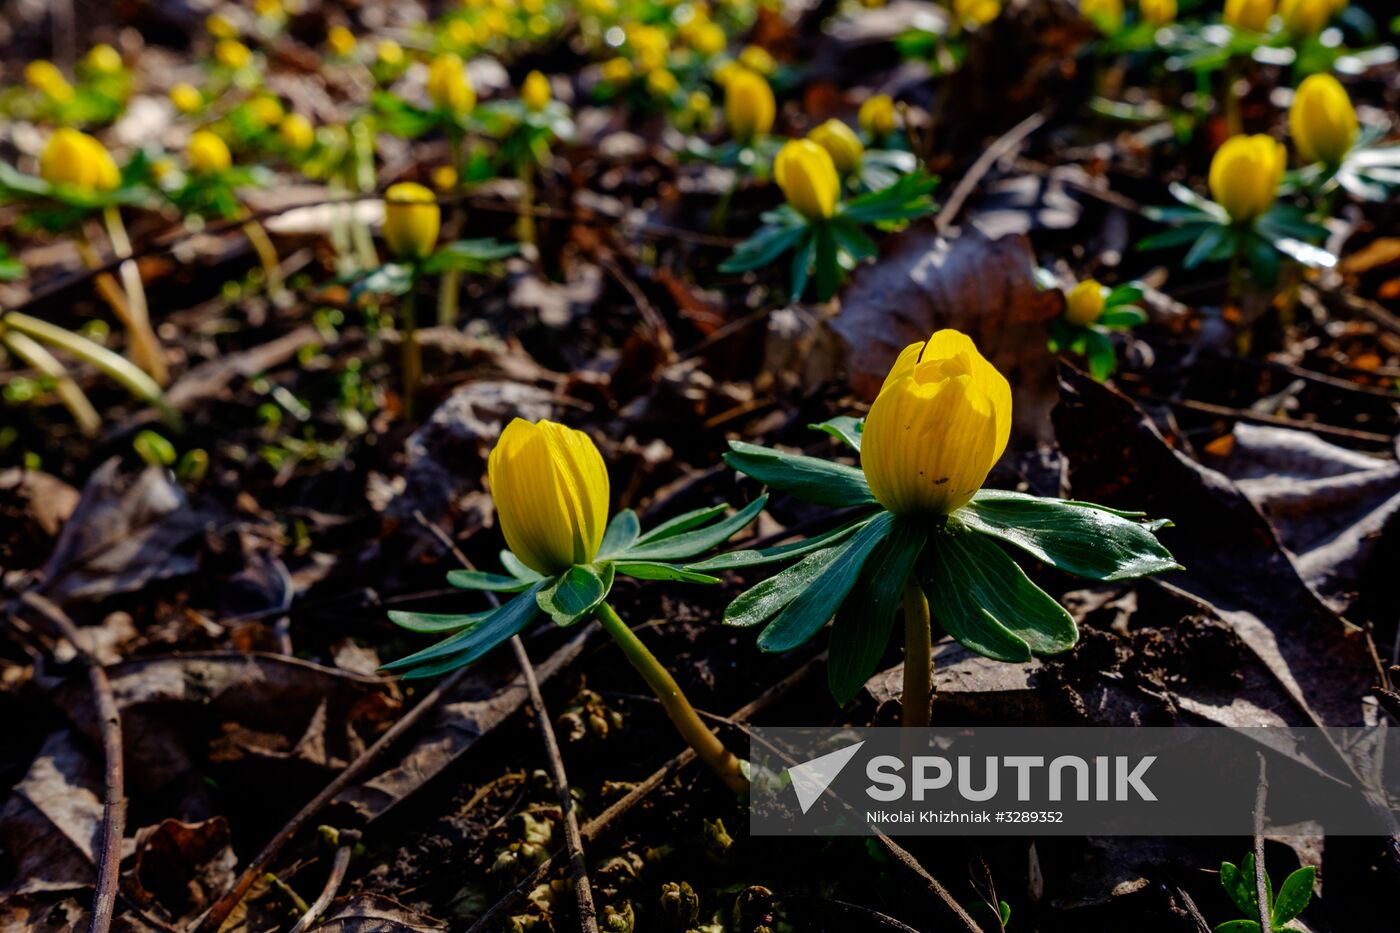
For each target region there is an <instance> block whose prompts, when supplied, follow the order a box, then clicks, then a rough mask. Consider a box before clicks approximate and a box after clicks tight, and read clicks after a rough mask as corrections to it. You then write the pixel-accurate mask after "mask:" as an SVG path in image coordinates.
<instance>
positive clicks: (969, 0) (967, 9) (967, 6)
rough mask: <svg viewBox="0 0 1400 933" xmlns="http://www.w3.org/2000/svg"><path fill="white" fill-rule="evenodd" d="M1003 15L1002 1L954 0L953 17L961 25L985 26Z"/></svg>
mask: <svg viewBox="0 0 1400 933" xmlns="http://www.w3.org/2000/svg"><path fill="white" fill-rule="evenodd" d="M1000 15H1001V0H953V16H954V17H955V18H956V19H957V20H958V22H960V23H964V24H967V23H970V24H972V25H973V26H985V25H987V24H988V23H990V22H991V21H992V20H994V19H996V18H997V17H998V16H1000Z"/></svg>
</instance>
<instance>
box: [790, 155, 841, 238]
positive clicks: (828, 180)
mask: <svg viewBox="0 0 1400 933" xmlns="http://www.w3.org/2000/svg"><path fill="white" fill-rule="evenodd" d="M773 177H774V178H775V179H777V182H778V187H780V188H782V189H783V196H784V197H786V198H787V202H788V204H789V205H790V206H791V207H792V209H793V210H795V211H797V213H799V214H801V215H802V216H803V217H806V218H807V219H808V220H821V219H823V218H826V217H830V216H831V215H832V214H833V213H834V212H835V210H836V200H837V198H839V197H840V196H841V179H840V178H839V177H838V176H837V174H836V164H835V163H834V162H832V161H831V156H830V155H829V154H828V153H827V151H826V150H825V149H823V148H822V147H821V146H818V145H817V144H816V143H814V142H812V141H811V140H810V139H794V140H792V141H791V142H788V143H785V144H784V145H783V148H782V149H780V150H778V157H777V158H776V159H774V160H773Z"/></svg>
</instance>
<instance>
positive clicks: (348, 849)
mask: <svg viewBox="0 0 1400 933" xmlns="http://www.w3.org/2000/svg"><path fill="white" fill-rule="evenodd" d="M338 836H339V842H340V846H339V847H338V848H337V849H336V850H335V860H334V861H332V862H331V873H330V876H329V877H328V878H326V885H325V887H323V888H322V889H321V893H320V894H318V895H316V900H314V901H312V902H311V906H309V907H307V908H306V913H304V914H302V915H301V917H299V918H298V919H297V922H296V925H295V926H293V927H292V929H291V930H290V931H289V933H304V931H305V930H309V929H310V928H311V925H312V924H314V923H315V922H316V921H317V920H318V919H320V917H321V914H323V913H325V912H326V908H327V907H329V906H330V903H331V901H333V900H335V895H336V893H337V892H338V891H339V890H340V886H341V885H342V884H344V883H345V875H346V872H348V871H349V869H350V855H351V854H352V853H353V852H354V850H355V843H357V842H359V840H360V834H359V833H358V832H356V831H355V830H353V829H342V830H340V832H339V833H338Z"/></svg>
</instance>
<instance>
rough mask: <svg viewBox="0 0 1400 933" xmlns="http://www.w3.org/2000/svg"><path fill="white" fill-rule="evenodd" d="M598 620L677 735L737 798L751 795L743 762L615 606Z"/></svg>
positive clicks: (603, 609)
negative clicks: (745, 794) (725, 745)
mask: <svg viewBox="0 0 1400 933" xmlns="http://www.w3.org/2000/svg"><path fill="white" fill-rule="evenodd" d="M597 618H598V622H599V624H600V625H602V626H603V630H604V631H606V632H607V633H608V634H609V635H611V636H612V639H613V641H615V642H617V645H618V647H619V648H621V649H622V653H623V654H624V655H626V656H627V660H628V661H630V662H631V664H632V667H633V668H635V669H636V671H637V673H638V674H641V675H642V679H643V680H645V681H646V682H647V686H648V687H650V688H651V691H652V693H655V694H656V698H657V699H658V700H660V701H661V706H662V708H664V709H665V710H666V715H668V716H670V717H671V722H672V723H673V724H674V725H675V727H676V731H678V732H679V733H680V734H681V737H682V738H684V739H685V740H686V742H687V743H688V744H689V745H690V747H691V748H692V749H693V750H694V751H695V754H696V755H698V756H699V757H700V760H701V761H703V762H705V764H707V765H709V766H710V770H711V771H713V772H714V773H715V774H716V775H718V776H719V779H720V780H721V781H723V782H724V784H725V786H726V787H728V788H729V789H730V790H732V791H733V792H734V793H736V794H742V793H745V792H747V791H748V789H749V782H748V779H747V778H745V777H744V772H743V770H742V769H741V768H740V766H739V759H738V758H737V757H735V755H734V753H733V752H731V751H729V749H727V748H725V747H724V744H723V743H722V742H720V740H719V737H718V736H716V735H715V734H714V732H713V731H711V730H710V727H709V726H707V725H705V723H704V722H702V721H701V719H700V716H699V715H698V714H697V713H696V712H695V708H694V707H693V706H691V705H690V701H689V700H687V699H686V698H685V694H684V693H682V692H681V688H680V686H678V685H677V684H676V680H675V678H674V677H672V676H671V673H670V672H669V671H667V670H666V668H665V667H663V666H662V665H661V662H660V661H658V660H656V656H655V655H654V654H652V653H651V652H650V651H648V650H647V646H646V645H644V644H642V642H641V639H639V638H638V637H637V635H636V633H635V632H633V631H632V630H631V629H630V628H628V627H627V623H626V622H623V621H622V619H621V618H619V617H618V614H617V613H616V612H615V611H614V610H613V607H612V606H609V605H608V604H607V603H601V604H600V605H599V606H598V611H597Z"/></svg>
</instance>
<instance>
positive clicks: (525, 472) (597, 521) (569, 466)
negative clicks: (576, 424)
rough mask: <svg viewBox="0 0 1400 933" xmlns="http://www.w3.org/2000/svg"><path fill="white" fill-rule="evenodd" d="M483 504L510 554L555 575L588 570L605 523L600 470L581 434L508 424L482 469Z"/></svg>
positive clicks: (604, 474) (604, 472)
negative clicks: (486, 487)
mask: <svg viewBox="0 0 1400 933" xmlns="http://www.w3.org/2000/svg"><path fill="white" fill-rule="evenodd" d="M486 475H487V479H488V481H489V482H490V485H491V498H492V500H493V501H494V502H495V504H496V518H497V520H498V521H499V522H500V524H501V532H502V534H504V535H505V538H506V544H507V546H509V547H510V550H511V553H512V554H514V555H515V556H516V557H518V558H520V560H521V561H522V562H523V563H524V564H525V566H527V567H529V568H530V569H532V570H535V571H538V572H539V573H543V574H551V575H552V574H556V573H561V572H563V571H565V570H568V569H569V568H570V567H571V566H573V565H574V564H587V563H591V562H592V561H593V560H594V558H596V557H597V556H598V548H599V546H600V545H601V544H602V543H603V530H604V528H605V527H606V526H607V522H608V494H609V486H608V468H607V466H606V465H605V464H604V463H603V456H602V454H600V453H598V448H597V447H595V446H594V445H593V441H592V439H591V438H589V436H588V435H587V434H584V433H583V432H582V431H575V430H573V429H572V428H566V427H564V426H563V425H562V424H555V423H554V422H553V421H540V422H538V423H536V424H531V423H530V422H528V421H525V420H524V419H522V418H516V419H515V420H514V421H512V422H511V423H510V424H509V425H507V426H506V429H505V430H504V431H502V432H501V439H500V440H499V441H497V442H496V448H495V449H494V450H492V451H491V456H490V458H489V459H488V460H487V462H486Z"/></svg>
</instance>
